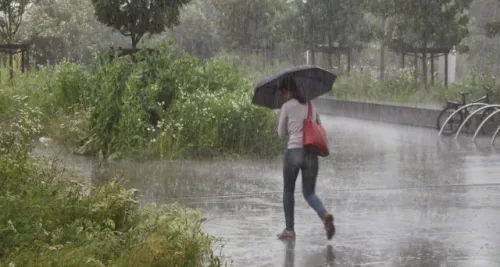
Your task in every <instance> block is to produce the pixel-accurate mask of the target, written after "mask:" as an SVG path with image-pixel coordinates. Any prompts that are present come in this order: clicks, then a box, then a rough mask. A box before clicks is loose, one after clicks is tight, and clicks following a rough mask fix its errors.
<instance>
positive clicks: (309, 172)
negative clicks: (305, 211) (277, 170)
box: [302, 152, 326, 220]
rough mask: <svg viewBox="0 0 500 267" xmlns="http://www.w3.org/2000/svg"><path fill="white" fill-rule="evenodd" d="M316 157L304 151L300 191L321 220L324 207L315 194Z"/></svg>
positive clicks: (324, 211)
mask: <svg viewBox="0 0 500 267" xmlns="http://www.w3.org/2000/svg"><path fill="white" fill-rule="evenodd" d="M318 169H319V163H318V157H317V156H315V155H312V154H310V153H307V152H304V164H303V167H302V193H303V194H304V198H305V199H306V201H307V203H308V204H309V206H311V207H312V208H313V209H314V211H316V213H317V214H318V216H319V218H320V219H321V220H323V219H324V216H325V213H326V209H325V206H324V205H323V202H321V200H320V199H319V197H318V196H317V195H316V193H315V190H316V180H317V177H318Z"/></svg>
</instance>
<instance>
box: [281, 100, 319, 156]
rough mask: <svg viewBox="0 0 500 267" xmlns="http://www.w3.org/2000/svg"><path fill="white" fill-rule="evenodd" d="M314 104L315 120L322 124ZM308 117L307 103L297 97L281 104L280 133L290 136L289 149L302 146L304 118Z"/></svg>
mask: <svg viewBox="0 0 500 267" xmlns="http://www.w3.org/2000/svg"><path fill="white" fill-rule="evenodd" d="M311 105H312V114H313V116H312V117H313V118H312V119H313V120H316V122H318V123H319V124H321V120H320V118H319V114H318V112H317V111H316V107H315V106H314V105H313V104H312V103H311ZM306 117H307V104H306V105H302V104H300V103H299V101H297V100H296V99H291V100H289V101H287V102H286V103H285V104H283V106H281V111H280V119H279V123H278V135H279V136H281V137H283V136H287V135H288V136H289V139H288V149H290V148H301V147H302V142H303V127H304V119H305V118H306Z"/></svg>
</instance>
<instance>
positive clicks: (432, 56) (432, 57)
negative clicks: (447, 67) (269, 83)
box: [431, 53, 434, 85]
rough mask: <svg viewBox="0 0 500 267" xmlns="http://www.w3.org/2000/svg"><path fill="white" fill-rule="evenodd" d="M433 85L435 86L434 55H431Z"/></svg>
mask: <svg viewBox="0 0 500 267" xmlns="http://www.w3.org/2000/svg"><path fill="white" fill-rule="evenodd" d="M431 84H432V85H434V54H433V53H431Z"/></svg>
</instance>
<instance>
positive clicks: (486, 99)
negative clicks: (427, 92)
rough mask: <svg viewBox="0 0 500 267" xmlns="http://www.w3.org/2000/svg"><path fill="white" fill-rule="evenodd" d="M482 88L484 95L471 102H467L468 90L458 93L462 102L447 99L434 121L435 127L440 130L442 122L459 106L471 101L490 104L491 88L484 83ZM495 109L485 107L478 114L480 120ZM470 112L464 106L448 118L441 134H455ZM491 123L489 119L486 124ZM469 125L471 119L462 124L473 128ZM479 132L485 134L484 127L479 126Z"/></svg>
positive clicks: (467, 127)
mask: <svg viewBox="0 0 500 267" xmlns="http://www.w3.org/2000/svg"><path fill="white" fill-rule="evenodd" d="M483 90H484V91H485V95H484V96H482V97H480V98H478V99H476V100H474V101H472V102H469V103H467V96H468V95H470V94H471V93H470V92H460V95H461V96H462V103H458V102H454V101H449V100H448V101H446V105H445V106H444V108H443V109H442V110H441V112H440V113H439V115H438V118H437V123H436V127H437V129H438V130H441V127H442V124H443V123H444V122H445V121H446V119H447V118H448V117H449V116H450V115H451V114H452V113H453V112H455V111H456V110H457V109H459V108H460V107H463V106H465V105H467V104H471V103H485V104H490V97H491V95H492V94H493V92H492V91H491V89H490V88H489V87H487V86H484V85H483ZM471 108H472V107H471ZM495 110H496V109H495V108H487V109H485V110H484V111H483V112H482V114H481V115H480V116H481V117H480V122H482V121H483V120H484V119H485V118H486V117H488V116H489V115H490V114H491V113H492V112H493V111H495ZM470 113H471V112H470V109H469V108H465V109H462V110H461V111H460V112H458V113H457V114H455V115H454V116H453V117H452V118H451V119H450V121H448V124H447V125H446V127H445V128H444V129H443V132H442V134H443V135H445V136H450V135H453V134H456V132H457V131H458V128H459V127H460V125H462V122H463V121H464V120H465V119H466V118H467V117H468V116H469V115H470ZM491 123H492V121H491V120H490V121H488V122H487V124H491ZM471 125H472V120H468V121H467V122H466V123H465V125H464V126H465V128H466V129H468V130H469V131H470V130H473V129H471ZM481 133H482V134H486V130H485V127H483V128H481Z"/></svg>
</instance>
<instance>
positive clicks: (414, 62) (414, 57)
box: [413, 53, 418, 84]
mask: <svg viewBox="0 0 500 267" xmlns="http://www.w3.org/2000/svg"><path fill="white" fill-rule="evenodd" d="M413 65H414V66H413V67H414V68H415V69H414V71H413V78H414V79H415V84H416V83H417V81H418V55H417V53H414V54H413Z"/></svg>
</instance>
